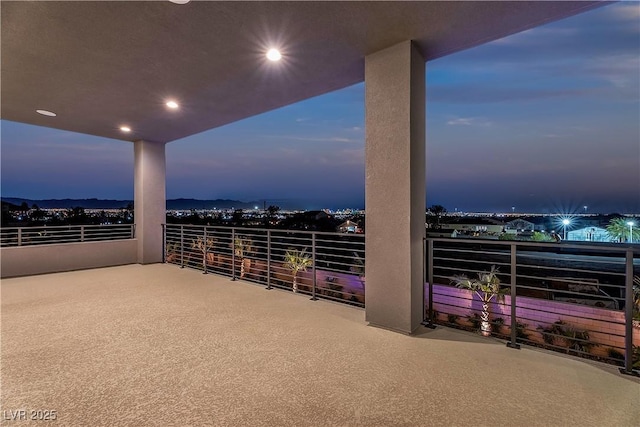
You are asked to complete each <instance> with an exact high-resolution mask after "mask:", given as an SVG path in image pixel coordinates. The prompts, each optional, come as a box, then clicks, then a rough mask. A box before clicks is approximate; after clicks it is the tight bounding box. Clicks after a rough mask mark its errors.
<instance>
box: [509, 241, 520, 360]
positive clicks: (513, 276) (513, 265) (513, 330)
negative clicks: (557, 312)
mask: <svg viewBox="0 0 640 427" xmlns="http://www.w3.org/2000/svg"><path fill="white" fill-rule="evenodd" d="M510 252H511V257H510V259H511V277H510V279H509V281H510V282H511V298H510V299H511V304H510V305H511V341H508V342H507V347H509V348H515V349H519V348H520V344H518V342H517V340H518V335H517V328H518V319H517V318H516V273H517V268H516V259H517V247H516V244H515V243H511V244H510Z"/></svg>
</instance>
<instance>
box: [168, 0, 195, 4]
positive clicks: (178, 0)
mask: <svg viewBox="0 0 640 427" xmlns="http://www.w3.org/2000/svg"><path fill="white" fill-rule="evenodd" d="M169 1H170V2H171V3H175V4H187V3H189V2H190V1H191V0H169Z"/></svg>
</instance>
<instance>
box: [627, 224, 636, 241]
mask: <svg viewBox="0 0 640 427" xmlns="http://www.w3.org/2000/svg"><path fill="white" fill-rule="evenodd" d="M627 225H628V226H629V243H633V226H634V225H635V223H634V222H633V221H629V222H627Z"/></svg>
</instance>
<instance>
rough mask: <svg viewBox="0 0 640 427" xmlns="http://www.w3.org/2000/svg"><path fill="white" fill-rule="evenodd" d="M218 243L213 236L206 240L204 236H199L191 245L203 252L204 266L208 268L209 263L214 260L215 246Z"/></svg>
mask: <svg viewBox="0 0 640 427" xmlns="http://www.w3.org/2000/svg"><path fill="white" fill-rule="evenodd" d="M215 244H216V240H215V239H214V238H213V237H207V240H206V242H205V240H204V237H198V238H196V239H193V240H192V241H191V247H192V248H193V249H196V250H198V251H200V252H202V268H203V269H206V268H207V263H209V264H211V263H213V260H214V254H213V247H214V245H215ZM205 255H206V256H205Z"/></svg>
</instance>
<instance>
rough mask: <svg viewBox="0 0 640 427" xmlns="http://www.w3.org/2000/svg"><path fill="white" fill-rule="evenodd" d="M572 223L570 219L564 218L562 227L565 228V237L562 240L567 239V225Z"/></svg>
mask: <svg viewBox="0 0 640 427" xmlns="http://www.w3.org/2000/svg"><path fill="white" fill-rule="evenodd" d="M569 224H571V221H569V220H568V219H563V220H562V227H563V228H564V237H563V239H562V240H567V225H569Z"/></svg>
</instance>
